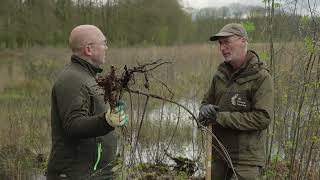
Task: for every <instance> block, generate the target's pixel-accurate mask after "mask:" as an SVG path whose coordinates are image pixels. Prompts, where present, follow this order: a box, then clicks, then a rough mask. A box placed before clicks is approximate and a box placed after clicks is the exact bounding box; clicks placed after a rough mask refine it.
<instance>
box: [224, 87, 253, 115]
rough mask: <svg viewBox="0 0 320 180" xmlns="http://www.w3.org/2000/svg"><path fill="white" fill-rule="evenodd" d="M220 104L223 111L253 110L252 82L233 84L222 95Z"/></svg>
mask: <svg viewBox="0 0 320 180" xmlns="http://www.w3.org/2000/svg"><path fill="white" fill-rule="evenodd" d="M219 106H220V109H221V111H229V112H248V111H251V110H252V87H251V83H243V84H241V85H239V84H236V83H235V84H232V85H231V86H230V87H229V88H228V89H227V91H226V92H225V94H223V95H222V97H221V99H220V101H219Z"/></svg>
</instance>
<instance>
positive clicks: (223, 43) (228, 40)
mask: <svg viewBox="0 0 320 180" xmlns="http://www.w3.org/2000/svg"><path fill="white" fill-rule="evenodd" d="M232 37H235V36H231V37H229V38H226V39H223V40H218V41H216V45H217V46H219V47H220V48H221V47H222V46H224V47H229V46H230V44H231V43H233V42H235V41H237V40H239V39H241V38H242V37H239V36H237V37H238V38H237V39H233V40H232V39H231V38H232Z"/></svg>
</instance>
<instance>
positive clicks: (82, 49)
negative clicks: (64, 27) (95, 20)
mask: <svg viewBox="0 0 320 180" xmlns="http://www.w3.org/2000/svg"><path fill="white" fill-rule="evenodd" d="M106 43H107V41H106V37H105V36H104V35H103V33H102V32H101V31H100V29H99V28H97V27H96V26H93V25H80V26H77V27H75V28H74V29H73V30H72V31H71V33H70V37H69V45H70V48H71V49H72V52H73V54H74V55H77V56H78V57H80V58H82V59H83V60H86V61H88V62H89V63H91V64H94V65H96V66H101V65H102V64H104V62H105V53H106V50H107V49H108V47H107V44H106Z"/></svg>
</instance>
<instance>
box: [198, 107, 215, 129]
mask: <svg viewBox="0 0 320 180" xmlns="http://www.w3.org/2000/svg"><path fill="white" fill-rule="evenodd" d="M218 112H219V106H216V105H213V104H202V105H201V106H200V109H199V119H198V120H199V122H200V124H202V125H203V126H207V125H208V124H209V123H212V124H215V123H217V115H218Z"/></svg>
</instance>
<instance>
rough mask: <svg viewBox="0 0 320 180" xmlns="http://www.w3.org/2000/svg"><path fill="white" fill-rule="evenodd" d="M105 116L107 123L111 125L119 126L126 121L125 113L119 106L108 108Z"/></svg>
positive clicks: (125, 123) (123, 124)
mask: <svg viewBox="0 0 320 180" xmlns="http://www.w3.org/2000/svg"><path fill="white" fill-rule="evenodd" d="M105 118H106V120H107V122H108V124H109V125H110V126H112V127H121V126H125V125H127V123H128V117H127V115H126V114H125V113H124V111H123V110H119V108H115V109H114V110H113V111H110V109H108V111H107V113H106V116H105Z"/></svg>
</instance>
